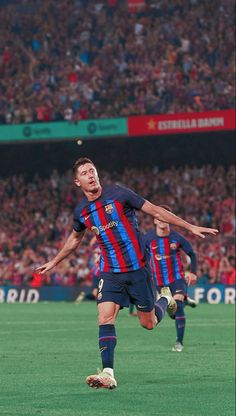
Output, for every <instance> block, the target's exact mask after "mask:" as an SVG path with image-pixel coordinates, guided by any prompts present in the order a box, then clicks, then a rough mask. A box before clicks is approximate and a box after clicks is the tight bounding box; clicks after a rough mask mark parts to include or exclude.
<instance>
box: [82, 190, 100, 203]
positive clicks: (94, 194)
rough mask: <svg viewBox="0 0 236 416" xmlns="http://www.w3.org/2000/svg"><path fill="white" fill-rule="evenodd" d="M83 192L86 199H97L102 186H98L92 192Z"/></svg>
mask: <svg viewBox="0 0 236 416" xmlns="http://www.w3.org/2000/svg"><path fill="white" fill-rule="evenodd" d="M84 194H85V196H86V198H87V200H88V201H90V202H92V201H95V200H96V199H98V198H99V197H100V196H101V194H102V187H101V186H99V188H98V189H97V190H95V191H94V192H91V191H84Z"/></svg>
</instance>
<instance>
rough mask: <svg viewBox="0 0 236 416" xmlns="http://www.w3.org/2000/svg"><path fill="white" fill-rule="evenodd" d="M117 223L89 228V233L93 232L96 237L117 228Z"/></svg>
mask: <svg viewBox="0 0 236 416" xmlns="http://www.w3.org/2000/svg"><path fill="white" fill-rule="evenodd" d="M117 225H118V221H110V222H108V223H107V224H105V225H99V227H95V226H93V227H91V231H93V232H94V233H95V234H96V235H99V234H100V233H101V232H102V231H106V230H109V229H110V228H113V227H117Z"/></svg>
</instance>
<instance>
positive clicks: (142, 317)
mask: <svg viewBox="0 0 236 416" xmlns="http://www.w3.org/2000/svg"><path fill="white" fill-rule="evenodd" d="M137 314H138V318H139V322H140V324H141V326H142V327H143V328H145V329H148V330H151V329H153V328H155V326H156V325H157V317H156V315H155V309H153V310H152V311H150V312H143V311H139V310H137Z"/></svg>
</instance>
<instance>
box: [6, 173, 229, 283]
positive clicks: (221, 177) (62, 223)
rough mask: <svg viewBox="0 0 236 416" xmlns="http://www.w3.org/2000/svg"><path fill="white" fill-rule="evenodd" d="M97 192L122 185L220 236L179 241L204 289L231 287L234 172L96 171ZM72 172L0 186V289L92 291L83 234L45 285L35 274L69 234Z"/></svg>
mask: <svg viewBox="0 0 236 416" xmlns="http://www.w3.org/2000/svg"><path fill="white" fill-rule="evenodd" d="M100 177H101V178H102V185H105V184H109V183H111V182H112V183H114V182H117V183H121V184H123V185H125V186H128V187H130V188H132V189H134V190H135V191H136V192H137V193H139V194H140V195H142V196H144V197H145V198H147V199H149V200H151V201H152V202H154V203H157V204H168V205H169V206H170V207H171V208H172V209H173V211H174V213H176V214H177V215H180V216H181V217H182V218H184V219H186V220H187V221H190V222H192V223H195V224H201V225H202V226H207V227H214V228H218V229H219V230H220V233H219V235H218V236H217V237H214V238H212V237H206V239H203V240H202V239H200V238H196V237H194V236H192V235H190V234H186V233H182V231H181V230H180V232H181V233H182V234H184V235H185V236H186V237H187V238H188V239H189V241H190V242H191V243H192V244H193V247H194V249H195V250H196V252H197V255H198V277H199V279H201V282H202V283H216V282H218V283H224V284H234V283H235V251H234V243H235V241H234V235H235V215H234V214H235V206H234V183H235V171H234V167H233V166H231V167H228V168H224V167H223V166H217V167H214V168H213V167H212V166H211V165H205V166H202V167H201V168H199V167H189V166H185V167H183V168H181V167H180V168H175V167H172V168H171V169H168V170H162V171H159V169H158V168H157V167H152V168H150V169H147V168H144V169H140V170H137V169H133V168H132V169H125V170H124V171H123V173H116V172H113V173H109V172H106V171H101V172H100ZM72 182H73V180H72V175H71V172H69V171H68V172H66V173H65V174H63V175H59V173H58V171H57V170H54V171H53V172H52V174H51V175H50V176H49V177H47V178H45V177H42V176H41V177H40V176H39V175H38V174H36V175H34V177H33V178H31V179H29V178H27V176H26V175H22V174H21V175H14V176H10V177H6V178H2V179H0V200H1V205H2V208H1V211H0V223H1V229H0V265H1V275H0V285H21V284H23V285H29V286H40V285H41V284H45V285H63V286H68V285H74V284H79V283H83V284H85V285H91V283H92V277H93V273H94V267H96V261H97V254H98V253H97V251H96V250H94V246H93V245H91V243H90V242H91V239H92V237H93V235H92V234H90V232H87V234H86V236H85V238H84V242H83V244H82V245H81V247H80V248H79V249H78V250H77V252H76V253H75V254H73V255H71V256H70V257H69V258H68V259H66V260H64V261H63V262H62V263H60V264H59V265H58V266H57V267H56V268H55V269H53V270H52V271H51V272H50V273H48V275H47V276H46V277H45V279H44V282H42V279H41V277H40V276H38V275H37V274H36V273H34V268H35V267H36V266H38V265H41V264H43V263H44V262H45V261H47V260H48V259H49V258H52V257H53V256H54V255H55V254H56V253H57V252H58V250H59V249H60V248H61V247H62V244H63V242H64V241H65V238H66V237H67V236H68V234H69V233H70V232H71V230H72V224H73V209H74V207H75V205H76V203H77V201H78V198H80V197H81V195H80V194H78V191H77V189H76V188H73V186H72ZM139 223H140V228H141V230H142V231H143V232H145V231H147V230H148V229H149V228H150V227H152V219H151V218H150V217H147V216H144V215H143V214H139Z"/></svg>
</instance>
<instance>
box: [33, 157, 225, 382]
mask: <svg viewBox="0 0 236 416" xmlns="http://www.w3.org/2000/svg"><path fill="white" fill-rule="evenodd" d="M73 172H74V182H75V184H76V185H77V186H79V187H80V188H81V190H82V191H83V193H84V196H83V198H82V200H81V201H80V203H79V204H78V205H77V206H76V208H75V211H74V226H73V231H72V232H71V234H70V235H69V237H68V239H67V241H66V242H65V244H64V246H63V247H62V249H61V250H60V251H59V253H58V254H57V255H56V256H55V257H54V258H53V259H52V260H51V261H49V262H48V263H46V264H44V265H43V266H40V267H38V268H37V271H39V272H40V273H46V272H48V271H49V270H51V269H52V268H53V267H55V266H56V265H57V264H58V263H60V262H61V261H62V260H63V259H65V258H66V257H67V256H69V255H70V254H71V253H72V252H73V251H74V250H75V249H76V248H77V247H78V246H79V244H80V242H81V240H82V238H83V236H84V233H85V230H86V228H88V229H90V230H91V231H93V232H94V233H95V235H96V237H97V241H98V243H99V246H100V249H101V262H100V280H99V285H98V296H97V303H98V321H99V347H100V352H101V358H102V365H103V370H102V372H100V373H99V374H93V375H91V376H89V377H87V379H86V382H87V384H88V385H89V386H91V387H93V388H100V387H104V388H108V389H113V388H115V387H116V386H117V382H116V380H115V377H114V370H113V361H114V349H115V346H116V332H115V320H116V317H117V314H118V312H119V310H120V308H121V307H128V305H129V303H130V301H131V302H133V303H135V305H136V307H137V313H138V318H139V321H140V324H141V325H142V326H143V327H144V328H146V329H153V328H154V327H155V326H156V325H157V324H158V323H159V322H160V321H161V320H162V318H163V316H164V314H165V312H166V310H167V308H168V311H169V312H170V313H171V312H172V313H174V312H175V310H176V302H175V301H174V299H173V298H172V296H171V292H170V290H169V288H165V287H164V288H162V291H161V297H160V299H159V300H158V301H157V302H155V300H154V295H153V287H152V282H151V276H150V275H151V273H150V270H149V267H148V265H147V262H146V258H145V248H144V244H143V239H142V236H141V233H140V232H139V229H138V225H137V221H136V214H135V210H141V211H143V212H144V213H146V214H149V215H151V216H152V217H155V218H157V219H158V220H162V221H166V222H168V223H170V224H174V225H176V226H179V227H183V228H186V229H187V230H188V231H190V232H192V233H193V234H195V235H197V236H200V237H203V238H204V234H205V233H209V234H213V235H215V234H216V233H217V232H218V231H217V230H215V229H211V228H205V227H198V226H196V225H193V224H190V223H188V222H186V221H184V220H182V219H181V218H179V217H177V216H175V215H174V214H172V213H171V212H168V211H167V210H165V209H164V208H161V207H158V206H156V205H153V204H152V203H151V202H149V201H147V200H145V199H144V198H142V197H141V196H139V195H137V194H136V193H134V192H133V191H131V190H130V189H128V188H125V187H122V186H119V185H108V186H105V187H102V186H101V184H100V181H99V177H98V173H97V169H96V167H95V165H94V164H93V162H92V161H91V160H90V159H88V158H80V159H78V160H77V161H76V163H75V164H74V167H73Z"/></svg>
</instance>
